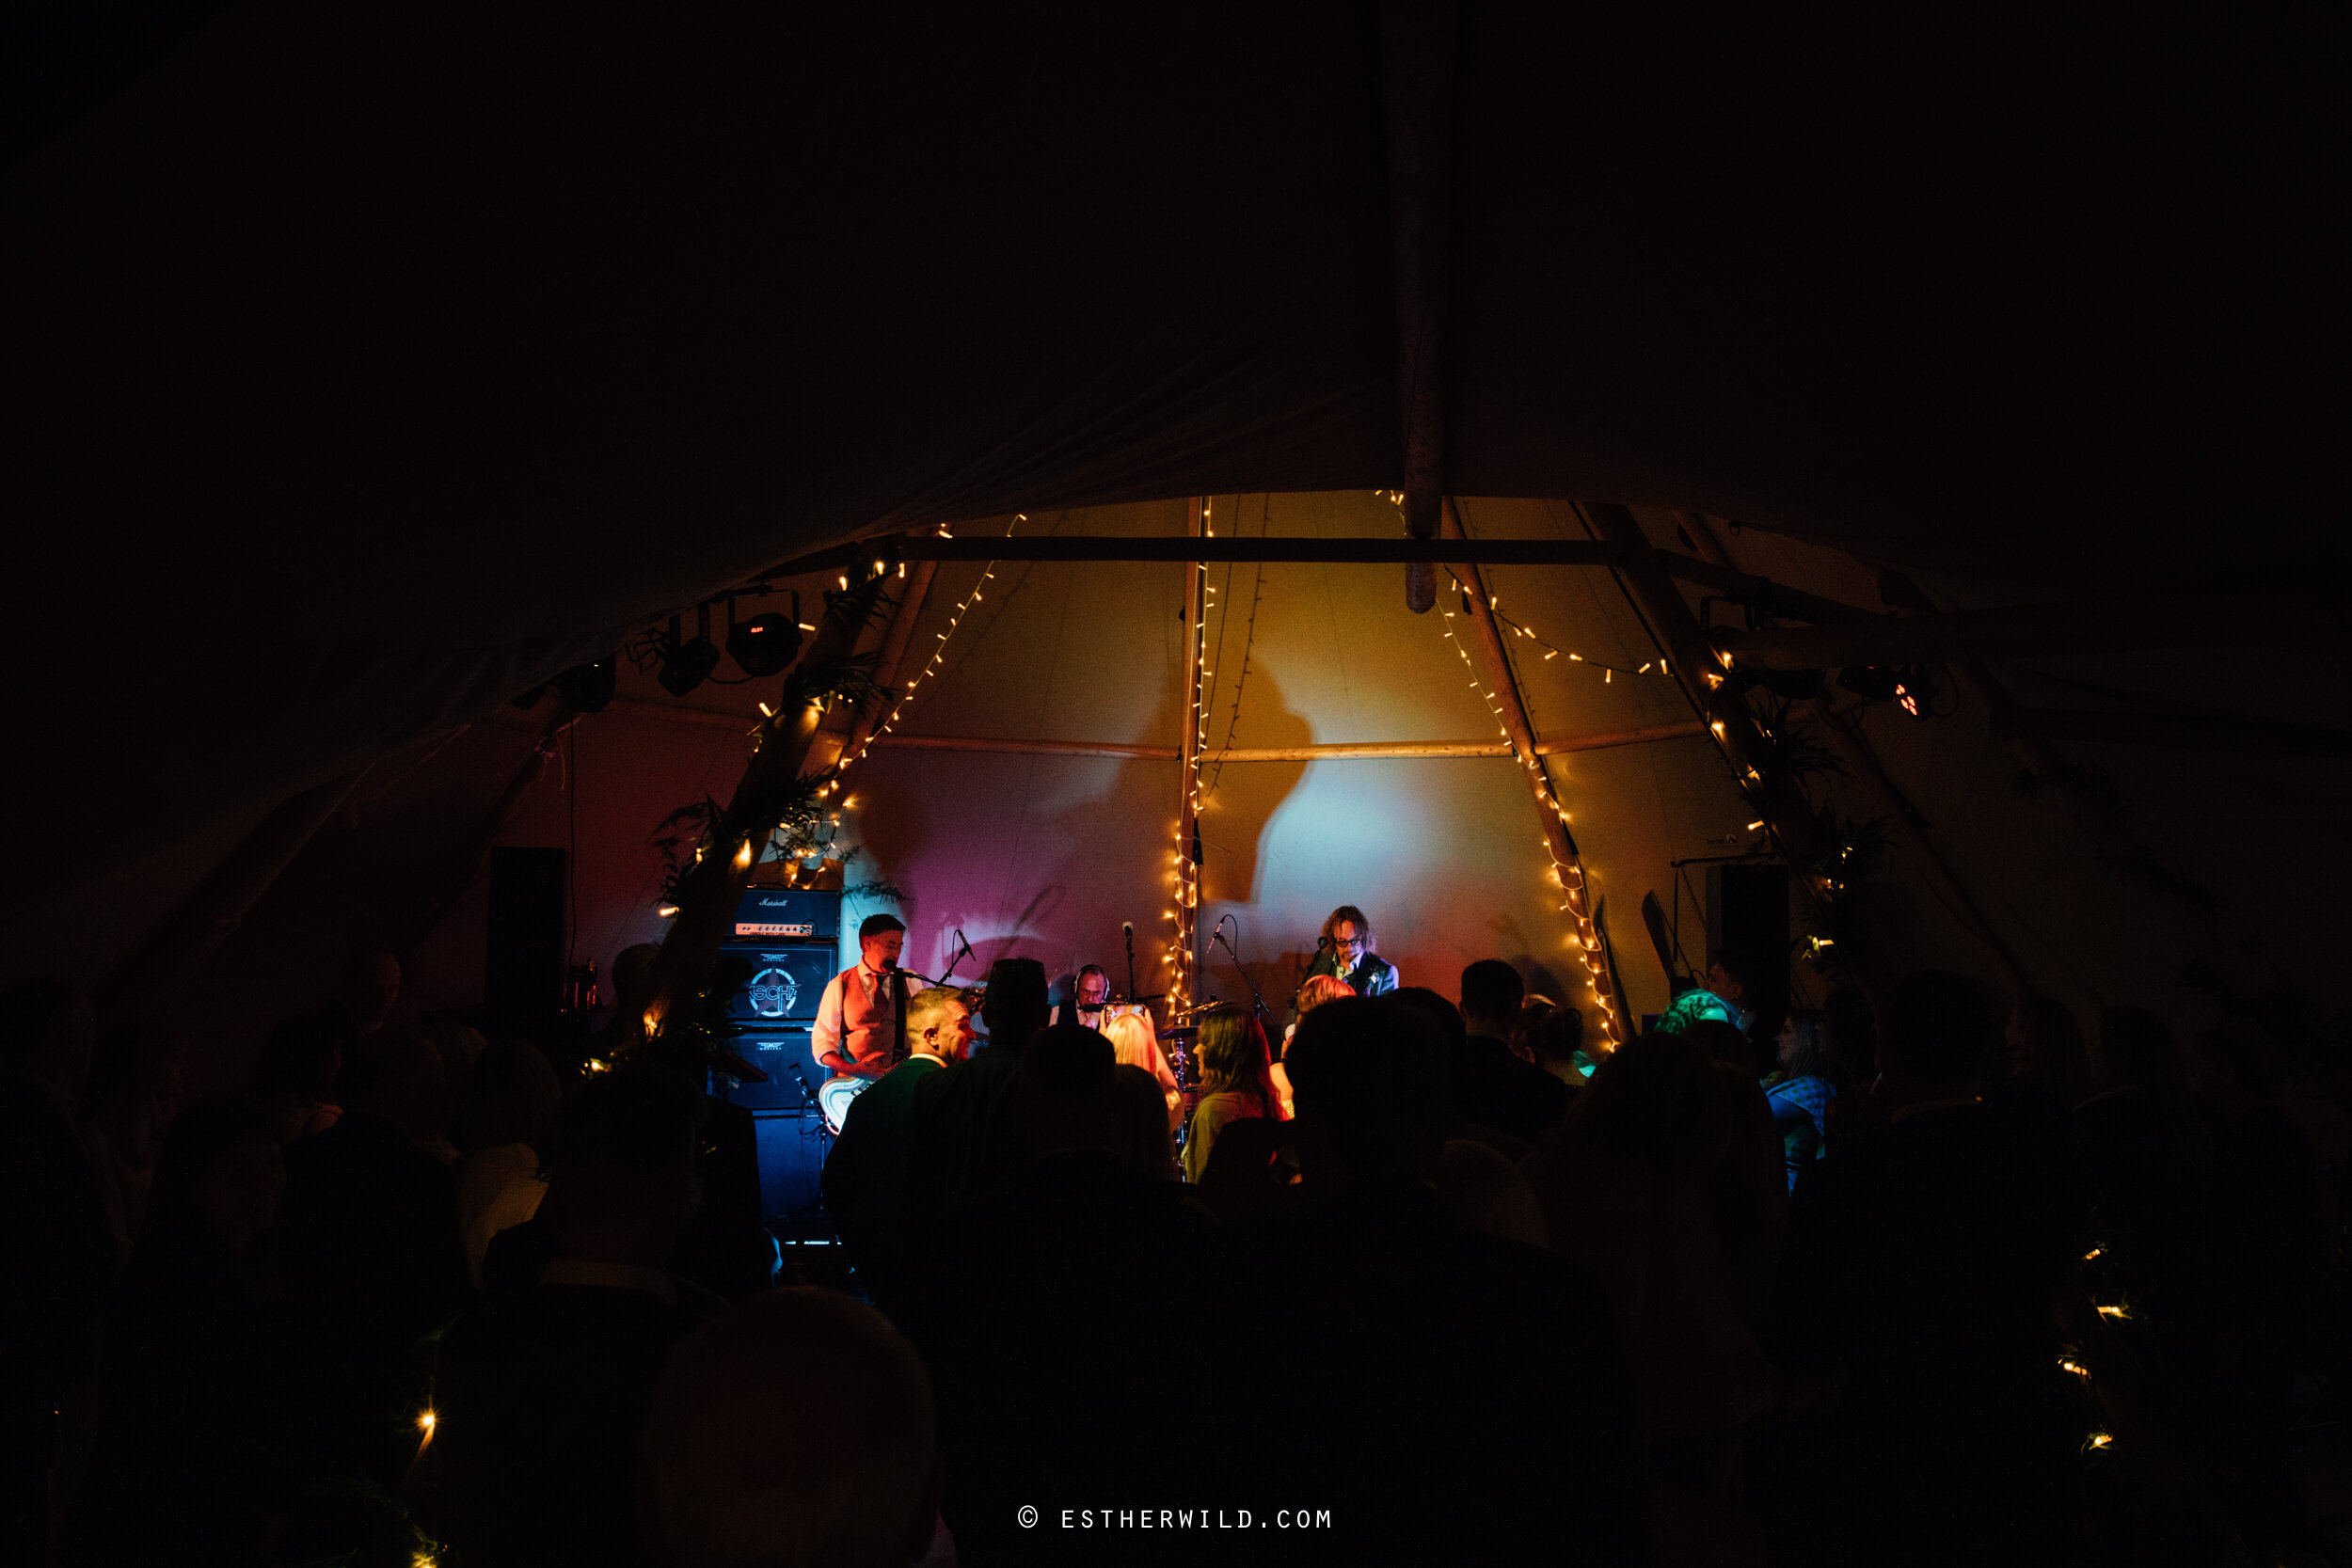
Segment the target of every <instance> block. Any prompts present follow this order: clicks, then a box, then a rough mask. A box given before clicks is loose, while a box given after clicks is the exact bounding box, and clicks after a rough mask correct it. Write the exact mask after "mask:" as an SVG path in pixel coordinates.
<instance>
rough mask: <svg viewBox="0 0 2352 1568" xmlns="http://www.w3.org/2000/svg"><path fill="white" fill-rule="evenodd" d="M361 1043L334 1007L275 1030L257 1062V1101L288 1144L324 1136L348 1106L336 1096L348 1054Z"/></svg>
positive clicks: (254, 1067) (255, 1071) (255, 1069)
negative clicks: (344, 1107) (343, 1104)
mask: <svg viewBox="0 0 2352 1568" xmlns="http://www.w3.org/2000/svg"><path fill="white" fill-rule="evenodd" d="M358 1044H359V1036H358V1031H356V1030H354V1029H353V1028H352V1026H351V1022H350V1021H349V1020H348V1019H347V1018H345V1017H344V1016H343V1014H342V1012H341V1011H340V1010H338V1009H334V1008H329V1009H327V1010H326V1011H323V1012H316V1013H306V1014H304V1015H302V1016H301V1017H298V1018H290V1019H287V1020H286V1021H285V1022H282V1023H280V1024H278V1027H277V1028H275V1029H272V1030H271V1031H270V1034H269V1038H268V1040H267V1041H266V1042H264V1043H263V1045H262V1054H261V1058H260V1059H259V1060H258V1061H256V1062H255V1063H254V1064H253V1098H254V1100H255V1101H258V1102H259V1103H260V1104H261V1106H262V1109H263V1110H264V1111H267V1112H268V1113H269V1115H270V1119H271V1123H272V1125H274V1126H275V1127H276V1128H277V1129H278V1137H279V1138H280V1139H281V1140H283V1141H284V1142H286V1143H290V1144H291V1143H293V1142H294V1140H295V1139H296V1138H307V1137H309V1136H310V1134H311V1133H313V1132H326V1130H327V1129H328V1128H330V1127H332V1126H334V1125H335V1122H336V1119H337V1118H338V1117H341V1116H342V1114H343V1108H342V1103H341V1102H340V1101H337V1100H336V1098H335V1085H336V1080H337V1079H339V1078H340V1077H341V1076H342V1069H343V1056H344V1053H345V1052H347V1051H356V1050H357V1049H358Z"/></svg>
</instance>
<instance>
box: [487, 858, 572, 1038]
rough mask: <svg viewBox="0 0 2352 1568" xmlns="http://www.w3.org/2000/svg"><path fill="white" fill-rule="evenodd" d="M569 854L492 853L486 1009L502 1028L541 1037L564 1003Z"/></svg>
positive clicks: (492, 1019) (490, 1017) (489, 1015)
mask: <svg viewBox="0 0 2352 1568" xmlns="http://www.w3.org/2000/svg"><path fill="white" fill-rule="evenodd" d="M482 970H483V974H482V1004H483V1011H484V1013H485V1014H486V1015H487V1017H488V1019H489V1020H490V1021H491V1022H494V1023H496V1024H499V1025H501V1026H504V1027H507V1028H514V1029H520V1030H524V1031H528V1032H535V1031H536V1029H537V1027H538V1025H540V1024H541V1023H542V1022H545V1021H546V1020H547V1019H548V1018H549V1017H550V1016H552V1015H553V1013H554V1012H555V1010H556V1008H557V1007H559V1006H562V1005H563V999H564V851H563V850H561V849H536V848H524V847H510V846H504V845H501V846H500V847H496V848H493V849H492V850H491V851H490V919H489V937H488V941H487V942H486V944H485V948H484V953H483V966H482Z"/></svg>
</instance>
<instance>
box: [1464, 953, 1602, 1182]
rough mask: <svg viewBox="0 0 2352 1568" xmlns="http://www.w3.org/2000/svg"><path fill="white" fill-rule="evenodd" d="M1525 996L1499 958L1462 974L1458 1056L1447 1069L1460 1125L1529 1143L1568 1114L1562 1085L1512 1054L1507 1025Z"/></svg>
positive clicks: (1515, 972) (1483, 961)
mask: <svg viewBox="0 0 2352 1568" xmlns="http://www.w3.org/2000/svg"><path fill="white" fill-rule="evenodd" d="M1526 994H1527V988H1526V986H1525V985H1524V984H1523V983H1522V982H1521V981H1520V979H1519V972H1518V970H1516V969H1513V968H1512V967H1511V966H1510V965H1509V964H1507V963H1504V962H1503V961H1502V959H1500V958H1481V959H1479V960H1478V961H1477V962H1476V963H1474V964H1471V965H1470V967H1469V968H1467V969H1465V970H1463V971H1462V1030H1463V1034H1464V1036H1465V1038H1464V1040H1463V1041H1462V1049H1461V1053H1460V1054H1459V1056H1457V1057H1456V1058H1455V1060H1454V1064H1453V1067H1454V1072H1453V1078H1454V1110H1455V1111H1456V1112H1457V1113H1459V1115H1460V1116H1461V1117H1462V1118H1463V1119H1464V1120H1466V1121H1474V1122H1476V1123H1478V1124H1479V1125H1480V1126H1482V1127H1491V1128H1493V1129H1495V1131H1497V1132H1508V1133H1510V1134H1511V1135H1512V1136H1513V1137H1515V1138H1525V1139H1527V1140H1529V1141H1530V1142H1533V1141H1534V1138H1535V1137H1536V1135H1537V1134H1538V1133H1540V1132H1543V1130H1544V1129H1545V1128H1547V1127H1549V1126H1550V1125H1551V1124H1552V1123H1553V1122H1555V1121H1558V1120H1559V1119H1560V1118H1561V1117H1564V1116H1565V1115H1567V1113H1568V1102H1569V1101H1570V1100H1572V1099H1573V1098H1574V1096H1573V1094H1572V1093H1571V1092H1570V1091H1569V1089H1568V1086H1567V1085H1565V1084H1564V1083H1562V1082H1561V1081H1560V1080H1559V1079H1557V1078H1554V1077H1553V1076H1552V1075H1551V1074H1550V1073H1549V1072H1546V1071H1545V1070H1544V1069H1542V1068H1539V1067H1537V1066H1535V1065H1534V1063H1532V1062H1528V1061H1523V1060H1521V1059H1520V1058H1519V1057H1518V1056H1516V1055H1514V1054H1512V1052H1511V1025H1512V1022H1514V1021H1515V1020H1517V1019H1518V1016H1519V1003H1520V1002H1521V1000H1522V999H1524V997H1525V996H1526Z"/></svg>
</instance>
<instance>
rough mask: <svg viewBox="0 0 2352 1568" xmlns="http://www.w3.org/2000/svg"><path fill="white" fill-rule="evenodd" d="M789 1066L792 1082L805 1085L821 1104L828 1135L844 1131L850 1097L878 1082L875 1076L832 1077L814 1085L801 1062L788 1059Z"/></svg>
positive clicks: (805, 1090) (814, 1102)
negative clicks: (842, 1128)
mask: <svg viewBox="0 0 2352 1568" xmlns="http://www.w3.org/2000/svg"><path fill="white" fill-rule="evenodd" d="M785 1069H786V1070H787V1071H788V1072H790V1073H791V1074H792V1082H794V1083H795V1084H798V1085H800V1086H801V1093H802V1094H803V1095H804V1096H806V1097H807V1099H808V1102H809V1103H810V1104H812V1105H814V1106H816V1107H817V1110H818V1116H819V1117H820V1118H821V1119H822V1120H823V1122H824V1125H825V1135H826V1136H827V1137H829V1138H837V1137H839V1136H840V1135H841V1127H842V1124H843V1123H844V1122H846V1121H848V1120H849V1119H850V1101H852V1100H855V1099H856V1098H857V1097H858V1096H859V1095H861V1094H863V1093H865V1092H866V1087H867V1086H868V1085H871V1084H872V1083H873V1082H874V1080H872V1079H871V1078H850V1077H839V1078H828V1079H826V1080H825V1081H824V1083H822V1084H820V1085H818V1086H817V1087H815V1088H811V1087H809V1085H808V1074H807V1073H805V1072H803V1071H802V1070H801V1064H800V1063H798V1062H787V1063H786V1064H785Z"/></svg>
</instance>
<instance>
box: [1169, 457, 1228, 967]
mask: <svg viewBox="0 0 2352 1568" xmlns="http://www.w3.org/2000/svg"><path fill="white" fill-rule="evenodd" d="M1200 533H1201V537H1203V538H1208V539H1213V538H1215V537H1216V502H1215V501H1214V499H1210V498H1208V497H1203V498H1202V499H1201V501H1200ZM1185 570H1186V574H1187V575H1186V577H1185V579H1184V590H1185V594H1184V605H1185V608H1184V618H1185V621H1186V623H1187V625H1186V626H1185V629H1184V637H1185V641H1186V642H1187V643H1188V644H1189V646H1188V647H1186V648H1185V650H1184V670H1185V674H1186V677H1187V678H1188V679H1189V680H1190V681H1191V683H1192V684H1191V687H1190V688H1189V691H1188V694H1187V696H1186V697H1185V700H1184V705H1185V707H1186V708H1187V709H1188V710H1189V715H1188V723H1189V725H1190V728H1191V734H1190V735H1189V736H1187V737H1186V740H1187V745H1186V747H1185V751H1184V759H1183V762H1182V764H1181V768H1180V774H1181V779H1180V784H1179V786H1178V787H1179V792H1180V793H1179V799H1178V800H1177V812H1176V826H1175V839H1176V847H1175V853H1174V855H1173V857H1172V865H1171V869H1170V871H1169V875H1168V891H1169V898H1170V900H1171V903H1172V905H1173V907H1172V908H1170V909H1169V910H1168V911H1167V913H1166V915H1165V916H1163V918H1164V919H1166V920H1167V921H1168V922H1169V924H1170V926H1171V927H1172V929H1170V930H1169V932H1168V951H1167V952H1166V953H1165V954H1163V955H1162V956H1161V958H1160V961H1161V963H1163V964H1165V965H1167V966H1168V995H1169V997H1170V998H1171V999H1173V1000H1176V1001H1179V1002H1183V1003H1185V1004H1189V1003H1190V1002H1191V1001H1192V988H1193V961H1194V960H1193V951H1192V949H1193V927H1194V920H1195V917H1196V915H1197V914H1198V912H1199V911H1200V853H1199V849H1200V753H1201V752H1202V751H1203V750H1205V749H1206V748H1207V746H1208V743H1209V705H1208V704H1206V703H1204V702H1202V701H1201V700H1200V693H1201V691H1202V689H1203V688H1204V687H1205V686H1206V685H1207V683H1208V682H1210V681H1212V680H1214V679H1215V678H1216V671H1214V670H1211V669H1210V668H1209V667H1208V662H1209V630H1208V628H1209V611H1210V610H1213V609H1215V608H1216V605H1215V604H1214V603H1213V602H1212V599H1213V595H1215V594H1216V585H1215V584H1213V583H1211V582H1210V581H1209V568H1208V564H1207V562H1199V561H1196V562H1191V563H1190V564H1189V565H1188V566H1187V567H1186V568H1185ZM1187 824H1189V825H1190V829H1191V831H1190V832H1186V831H1185V830H1186V825H1187Z"/></svg>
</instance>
